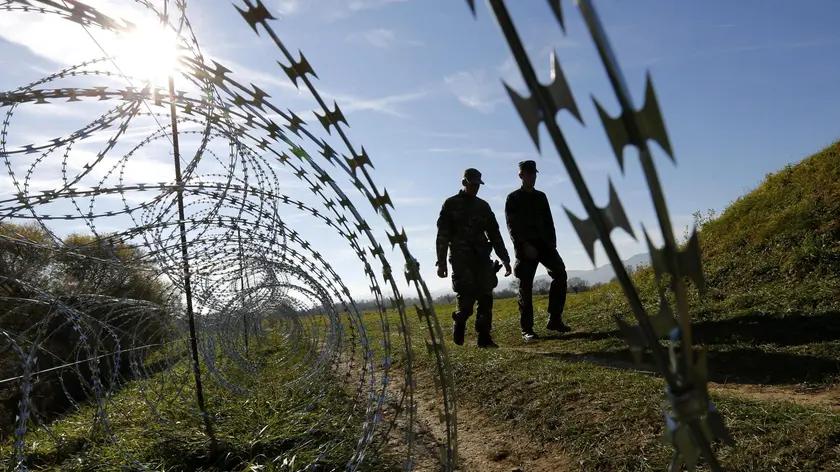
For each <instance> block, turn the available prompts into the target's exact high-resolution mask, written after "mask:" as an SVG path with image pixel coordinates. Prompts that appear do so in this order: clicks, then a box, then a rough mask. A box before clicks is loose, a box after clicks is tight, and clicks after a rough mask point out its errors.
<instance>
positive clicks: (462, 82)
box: [443, 40, 579, 113]
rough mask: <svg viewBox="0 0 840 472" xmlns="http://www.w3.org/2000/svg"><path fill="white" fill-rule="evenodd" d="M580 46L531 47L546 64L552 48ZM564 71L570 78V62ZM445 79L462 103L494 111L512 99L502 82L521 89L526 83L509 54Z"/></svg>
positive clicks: (565, 42)
mask: <svg viewBox="0 0 840 472" xmlns="http://www.w3.org/2000/svg"><path fill="white" fill-rule="evenodd" d="M578 46H579V43H578V42H576V41H573V40H563V41H561V42H558V43H554V44H552V45H549V46H543V47H541V48H540V49H539V50H537V51H536V52H533V50H534V49H535V48H533V47H531V48H528V49H529V50H530V55H531V56H532V57H533V58H534V59H535V62H536V63H547V62H548V59H549V57H550V54H551V52H552V51H555V50H557V49H560V48H576V47H578ZM563 72H564V74H566V77H567V78H568V76H569V75H570V74H569V67H568V65H564V67H563ZM443 82H444V84H446V86H447V88H448V89H449V91H450V92H451V93H452V94H453V95H455V97H456V98H457V99H458V101H459V102H460V103H461V104H462V105H464V106H465V107H467V108H472V109H474V110H477V111H479V112H481V113H493V112H494V111H495V110H496V108H497V107H498V106H499V105H500V104H502V103H505V102H509V100H510V99H509V97H508V96H507V93H506V92H505V90H504V87H503V86H502V82H504V83H506V84H508V85H509V86H510V87H512V88H514V89H521V88H523V87H524V85H525V82H524V81H523V80H522V76H521V73H520V72H519V68H518V66H517V65H516V62H515V61H514V59H513V57H512V56H508V57H506V58H505V59H504V60H503V61H502V62H501V63H500V64H499V65H498V66H496V67H495V68H492V69H473V70H465V71H459V72H456V73H454V74H451V75H447V76H445V77H444V78H443Z"/></svg>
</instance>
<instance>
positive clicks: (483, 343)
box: [478, 333, 499, 348]
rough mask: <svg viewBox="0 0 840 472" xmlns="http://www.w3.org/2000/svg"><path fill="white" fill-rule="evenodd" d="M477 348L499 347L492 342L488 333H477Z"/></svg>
mask: <svg viewBox="0 0 840 472" xmlns="http://www.w3.org/2000/svg"><path fill="white" fill-rule="evenodd" d="M478 347H489V348H497V347H499V345H498V344H496V343H495V342H493V337H492V336H490V333H478Z"/></svg>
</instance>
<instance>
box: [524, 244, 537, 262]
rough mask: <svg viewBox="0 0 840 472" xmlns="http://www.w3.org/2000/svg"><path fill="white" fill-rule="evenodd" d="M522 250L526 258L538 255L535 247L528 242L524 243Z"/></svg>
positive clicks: (534, 257)
mask: <svg viewBox="0 0 840 472" xmlns="http://www.w3.org/2000/svg"><path fill="white" fill-rule="evenodd" d="M523 250H524V251H525V257H527V258H528V259H536V258H537V256H539V253H537V249H536V248H535V247H534V246H531V245H530V244H525V247H524V248H523Z"/></svg>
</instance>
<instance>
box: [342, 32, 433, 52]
mask: <svg viewBox="0 0 840 472" xmlns="http://www.w3.org/2000/svg"><path fill="white" fill-rule="evenodd" d="M346 40H347V41H349V42H354V43H367V44H370V45H371V46H374V47H378V48H383V49H384V48H388V47H391V46H393V45H394V44H397V43H403V44H408V45H409V46H417V47H419V46H423V45H424V44H425V43H424V42H423V41H418V40H401V39H399V38H397V34H396V32H395V31H394V30H392V29H387V28H377V29H372V30H367V31H363V32H360V33H352V34H349V35H347V38H346Z"/></svg>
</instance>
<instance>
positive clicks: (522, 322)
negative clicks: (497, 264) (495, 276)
mask: <svg viewBox="0 0 840 472" xmlns="http://www.w3.org/2000/svg"><path fill="white" fill-rule="evenodd" d="M537 264H538V261H534V260H528V259H517V260H516V263H515V264H514V268H513V275H514V276H515V277H516V279H517V280H518V281H519V294H518V295H519V300H518V301H517V304H518V305H519V327H520V328H521V329H522V333H523V334H526V333H533V332H534V305H533V300H532V295H533V290H534V275H535V274H536V273H537Z"/></svg>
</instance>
